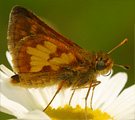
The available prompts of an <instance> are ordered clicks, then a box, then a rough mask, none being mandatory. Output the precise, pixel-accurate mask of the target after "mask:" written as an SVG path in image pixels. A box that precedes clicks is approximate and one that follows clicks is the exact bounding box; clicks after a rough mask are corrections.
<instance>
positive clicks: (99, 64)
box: [96, 61, 105, 70]
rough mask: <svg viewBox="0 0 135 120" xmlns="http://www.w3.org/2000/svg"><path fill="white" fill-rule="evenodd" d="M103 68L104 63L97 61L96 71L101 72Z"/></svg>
mask: <svg viewBox="0 0 135 120" xmlns="http://www.w3.org/2000/svg"><path fill="white" fill-rule="evenodd" d="M104 68H105V62H104V61H98V63H97V65H96V70H103V69H104Z"/></svg>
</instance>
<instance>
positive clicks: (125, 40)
mask: <svg viewBox="0 0 135 120" xmlns="http://www.w3.org/2000/svg"><path fill="white" fill-rule="evenodd" d="M126 42H127V38H125V39H124V40H123V41H122V42H121V43H120V44H118V45H117V46H116V47H114V48H113V49H112V50H110V51H109V52H108V53H107V54H110V53H111V52H112V51H114V50H115V49H116V48H118V47H120V46H121V45H123V44H125V43H126Z"/></svg>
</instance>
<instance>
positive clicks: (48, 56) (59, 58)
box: [8, 6, 86, 73]
mask: <svg viewBox="0 0 135 120" xmlns="http://www.w3.org/2000/svg"><path fill="white" fill-rule="evenodd" d="M8 41H9V45H8V47H9V50H10V51H11V54H12V57H13V64H14V71H15V72H18V73H19V72H20V73H22V72H42V71H48V72H49V71H59V70H61V69H62V68H64V67H67V68H69V67H70V66H72V67H74V68H75V67H77V66H78V65H80V64H82V63H85V62H86V60H85V58H84V56H83V55H84V53H85V51H84V50H83V49H82V48H80V47H79V46H78V45H76V44H75V43H73V42H72V41H70V40H69V39H67V38H65V37H64V36H62V35H60V34H59V33H57V32H56V31H55V30H53V29H52V28H50V27H49V26H48V25H47V24H45V23H44V22H43V21H42V20H40V19H39V18H38V17H37V16H36V15H34V14H33V13H32V12H30V11H29V10H27V9H25V8H22V7H20V6H15V7H14V8H13V9H12V11H11V14H10V23H9V30H8Z"/></svg>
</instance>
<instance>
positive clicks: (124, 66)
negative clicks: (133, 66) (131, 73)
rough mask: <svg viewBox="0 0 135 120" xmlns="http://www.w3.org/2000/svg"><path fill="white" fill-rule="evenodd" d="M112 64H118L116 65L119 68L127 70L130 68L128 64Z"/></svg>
mask: <svg viewBox="0 0 135 120" xmlns="http://www.w3.org/2000/svg"><path fill="white" fill-rule="evenodd" d="M114 65H115V66H118V67H121V68H123V69H125V70H129V69H130V67H129V66H128V65H118V64H114Z"/></svg>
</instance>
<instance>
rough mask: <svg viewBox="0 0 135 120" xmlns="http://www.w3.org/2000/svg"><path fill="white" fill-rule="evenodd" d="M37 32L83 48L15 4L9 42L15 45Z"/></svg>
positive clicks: (10, 24)
mask: <svg viewBox="0 0 135 120" xmlns="http://www.w3.org/2000/svg"><path fill="white" fill-rule="evenodd" d="M36 34H38V35H40V34H43V35H45V36H48V37H51V38H54V39H57V40H59V41H61V42H63V43H65V44H67V45H68V46H70V47H77V48H78V49H81V48H80V47H79V46H78V45H76V44H75V43H73V42H72V41H70V40H69V39H67V38H65V37H64V36H62V35H60V34H59V33H58V32H56V31H55V30H53V29H52V28H51V27H49V26H48V25H47V24H46V23H44V22H43V21H42V20H41V19H40V18H38V17H37V16H36V15H35V14H34V13H32V12H31V11H29V10H27V9H25V8H23V7H20V6H15V7H14V8H13V9H12V11H11V14H10V23H9V30H8V40H9V43H10V44H12V45H13V46H15V45H16V44H17V42H18V41H19V40H21V39H22V38H24V37H26V36H31V35H36ZM9 49H10V48H9Z"/></svg>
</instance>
